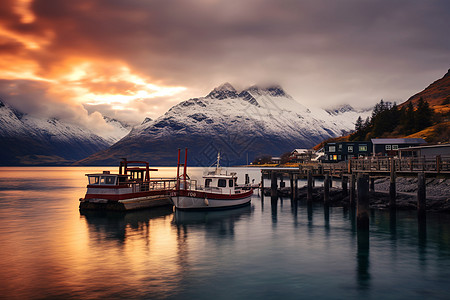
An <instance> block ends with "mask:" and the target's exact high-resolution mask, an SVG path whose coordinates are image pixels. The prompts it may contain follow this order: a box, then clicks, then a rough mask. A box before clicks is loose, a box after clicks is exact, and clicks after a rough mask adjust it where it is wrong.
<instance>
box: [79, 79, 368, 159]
mask: <svg viewBox="0 0 450 300" xmlns="http://www.w3.org/2000/svg"><path fill="white" fill-rule="evenodd" d="M368 114H370V112H368ZM359 115H360V112H358V111H356V110H354V109H353V108H351V107H346V108H345V109H342V110H338V112H337V113H334V114H333V113H330V112H327V111H326V110H324V109H320V108H307V107H305V106H304V105H302V104H300V103H299V102H297V101H295V99H293V97H291V96H290V95H288V94H287V93H286V92H285V91H284V90H283V89H282V88H281V87H280V86H278V85H273V86H268V87H259V86H251V87H249V88H247V89H244V90H242V91H240V92H239V91H237V90H236V89H235V88H234V87H233V86H232V85H231V84H229V83H225V84H223V85H220V86H218V87H216V88H214V89H213V90H212V91H211V92H210V93H209V94H208V95H206V96H205V97H199V98H192V99H189V100H186V101H183V102H181V103H179V104H177V105H175V106H173V107H172V108H171V109H169V110H168V111H167V112H166V113H165V114H164V115H162V116H161V117H159V118H157V119H156V120H151V121H147V122H143V123H142V124H141V125H138V126H135V127H134V128H133V129H132V130H131V132H130V133H129V134H128V135H127V136H125V137H124V138H123V139H122V140H121V141H119V142H118V143H116V144H115V145H113V146H112V147H111V148H110V149H108V150H106V151H103V152H100V153H98V154H96V155H93V156H91V157H89V158H87V159H86V160H83V161H82V163H88V164H104V163H106V164H109V163H113V161H115V160H116V159H118V158H119V157H124V156H130V155H133V158H136V159H138V158H139V159H148V160H150V161H151V162H152V161H153V164H155V163H156V164H160V165H170V164H172V165H173V163H174V161H175V158H174V156H175V152H176V149H177V148H184V147H188V148H190V149H191V150H190V153H192V156H193V157H194V161H195V163H196V164H197V165H206V164H208V163H209V156H210V154H211V153H212V152H216V154H217V151H221V153H222V154H223V157H224V158H225V160H226V161H228V163H229V164H239V163H242V162H243V161H244V156H246V155H249V156H250V157H254V156H257V155H260V154H273V155H280V154H282V153H284V152H287V151H291V150H292V149H295V148H309V147H312V146H314V145H316V144H317V143H319V142H321V141H322V140H324V139H326V138H329V137H335V136H338V135H341V134H342V132H343V131H350V130H353V129H354V122H355V121H356V119H357V118H358V116H359ZM362 117H363V118H365V115H362ZM134 156H137V157H134ZM206 156H208V157H206Z"/></svg>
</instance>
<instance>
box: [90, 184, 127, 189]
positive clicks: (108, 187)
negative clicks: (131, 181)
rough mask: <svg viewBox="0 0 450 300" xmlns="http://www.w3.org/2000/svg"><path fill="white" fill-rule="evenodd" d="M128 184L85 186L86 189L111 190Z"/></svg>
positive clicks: (122, 187)
mask: <svg viewBox="0 0 450 300" xmlns="http://www.w3.org/2000/svg"><path fill="white" fill-rule="evenodd" d="M128 187H129V186H128V185H126V184H121V185H98V184H96V185H88V186H87V188H88V189H112V190H118V189H124V188H128Z"/></svg>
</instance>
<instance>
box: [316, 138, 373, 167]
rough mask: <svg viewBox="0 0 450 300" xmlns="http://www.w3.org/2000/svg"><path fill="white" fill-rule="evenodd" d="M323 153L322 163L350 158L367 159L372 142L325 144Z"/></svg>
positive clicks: (370, 153)
mask: <svg viewBox="0 0 450 300" xmlns="http://www.w3.org/2000/svg"><path fill="white" fill-rule="evenodd" d="M324 152H325V155H324V159H323V162H339V161H346V160H349V159H351V158H358V157H367V156H371V155H372V142H369V141H364V142H335V143H327V144H326V145H325V147H324Z"/></svg>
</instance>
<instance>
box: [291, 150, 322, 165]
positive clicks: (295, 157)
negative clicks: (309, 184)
mask: <svg viewBox="0 0 450 300" xmlns="http://www.w3.org/2000/svg"><path fill="white" fill-rule="evenodd" d="M316 156H317V155H316V153H315V151H314V150H312V149H294V150H293V151H292V152H291V155H290V157H289V161H290V162H293V163H303V162H305V161H311V160H313V159H314V158H315V157H316Z"/></svg>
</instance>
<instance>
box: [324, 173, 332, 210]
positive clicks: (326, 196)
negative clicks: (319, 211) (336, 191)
mask: <svg viewBox="0 0 450 300" xmlns="http://www.w3.org/2000/svg"><path fill="white" fill-rule="evenodd" d="M329 202H330V175H329V174H325V179H324V181H323V203H324V204H325V205H328V204H329Z"/></svg>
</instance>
